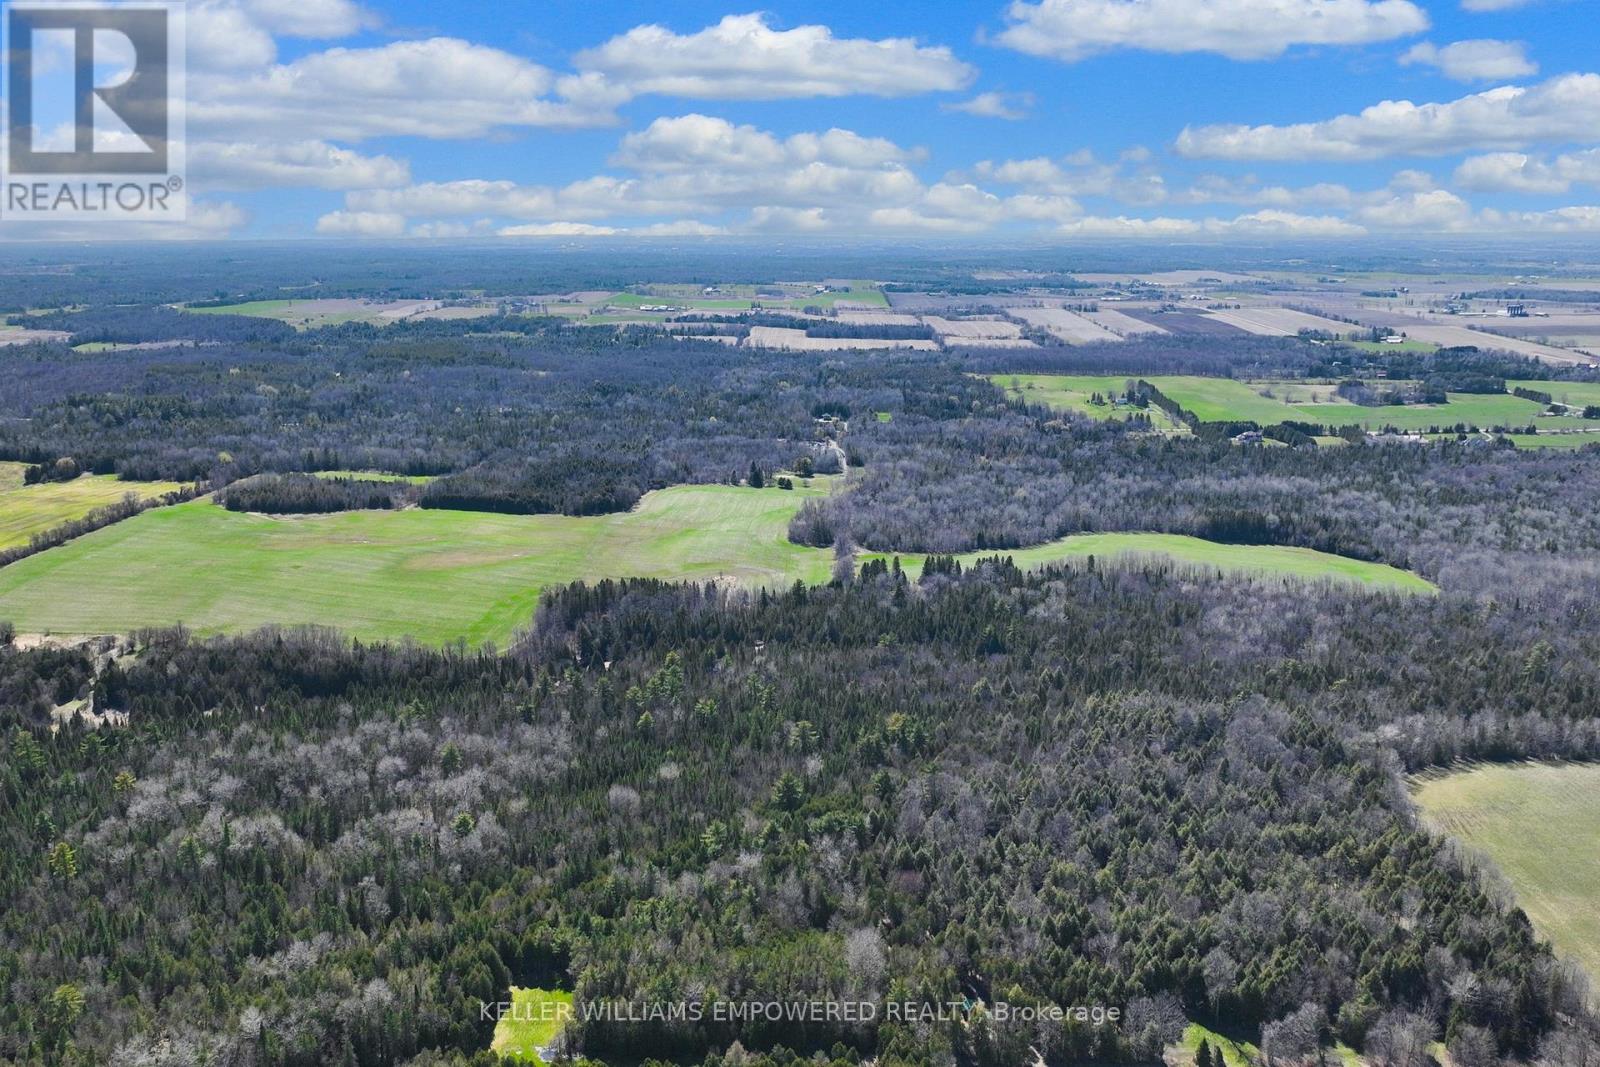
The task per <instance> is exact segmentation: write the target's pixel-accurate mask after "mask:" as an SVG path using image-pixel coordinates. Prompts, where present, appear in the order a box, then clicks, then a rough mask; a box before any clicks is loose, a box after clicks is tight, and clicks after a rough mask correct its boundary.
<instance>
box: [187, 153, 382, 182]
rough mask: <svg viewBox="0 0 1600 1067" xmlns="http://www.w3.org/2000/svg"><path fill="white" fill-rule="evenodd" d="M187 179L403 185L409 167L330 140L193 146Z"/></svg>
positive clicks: (200, 180)
mask: <svg viewBox="0 0 1600 1067" xmlns="http://www.w3.org/2000/svg"><path fill="white" fill-rule="evenodd" d="M189 178H190V180H191V181H192V182H194V183H196V184H198V185H200V186H201V187H203V188H208V189H264V188H272V187H276V186H300V187H311V188H316V189H374V188H389V187H393V186H398V185H405V184H407V183H408V182H410V181H411V168H410V167H409V166H408V165H407V164H406V163H405V162H404V161H403V160H397V159H393V158H391V157H389V156H364V155H362V154H360V153H359V152H355V151H353V150H351V149H348V148H340V147H338V146H337V145H332V144H329V143H328V142H326V141H289V142H279V143H272V142H268V143H244V142H235V143H223V142H216V141H200V142H196V143H194V144H191V145H189Z"/></svg>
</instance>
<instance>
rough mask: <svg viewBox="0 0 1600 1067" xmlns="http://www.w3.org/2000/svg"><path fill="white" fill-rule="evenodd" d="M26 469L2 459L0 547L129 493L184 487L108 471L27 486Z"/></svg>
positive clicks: (11, 545) (158, 493) (155, 492)
mask: <svg viewBox="0 0 1600 1067" xmlns="http://www.w3.org/2000/svg"><path fill="white" fill-rule="evenodd" d="M26 469H27V468H26V465H25V464H22V463H0V549H4V548H14V547H15V546H17V545H25V544H27V543H28V541H29V540H31V539H32V537H33V535H34V534H40V533H44V532H45V531H46V530H51V529H54V528H55V527H57V526H60V525H61V524H62V523H67V522H71V521H72V520H74V519H81V518H83V517H84V516H85V515H87V514H89V512H91V511H93V510H94V509H95V508H100V507H105V506H106V505H107V504H115V503H116V502H117V501H119V500H121V499H122V498H123V497H125V496H127V495H128V494H129V493H134V494H137V495H138V496H140V497H144V498H149V497H153V496H161V495H162V494H163V493H170V492H173V491H175V490H177V489H180V488H182V486H180V485H179V484H178V483H177V482H119V481H117V479H116V478H115V477H114V476H112V475H109V474H85V475H81V476H80V477H78V478H75V479H73V480H72V481H70V482H46V483H44V484H42V485H26V486H25V485H23V484H22V473H23V471H24V470H26Z"/></svg>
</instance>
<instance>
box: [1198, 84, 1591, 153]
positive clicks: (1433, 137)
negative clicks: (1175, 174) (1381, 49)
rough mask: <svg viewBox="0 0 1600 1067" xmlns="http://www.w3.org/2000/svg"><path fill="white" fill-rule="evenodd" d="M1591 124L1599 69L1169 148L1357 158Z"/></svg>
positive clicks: (1229, 129) (1576, 136) (1531, 138)
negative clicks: (1472, 93) (1525, 84)
mask: <svg viewBox="0 0 1600 1067" xmlns="http://www.w3.org/2000/svg"><path fill="white" fill-rule="evenodd" d="M1597 128H1600V74H1564V75H1561V76H1560V77H1556V78H1551V79H1550V80H1548V81H1545V82H1541V83H1540V84H1538V85H1535V86H1531V87H1521V86H1504V87H1501V88H1497V89H1490V90H1488V91H1486V92H1482V93H1476V94H1474V95H1472V96H1466V97H1462V98H1461V99H1459V100H1453V101H1450V102H1448V103H1440V104H1414V103H1412V102H1411V101H1409V100H1386V101H1384V102H1383V103H1380V104H1375V105H1373V106H1372V107H1369V108H1367V109H1366V110H1364V111H1362V112H1361V113H1359V114H1356V115H1340V116H1338V117H1337V118H1332V119H1327V120H1325V121H1322V122H1307V123H1300V124H1297V125H1292V126H1227V125H1223V126H1200V127H1188V128H1185V129H1184V131H1183V132H1182V133H1181V134H1179V135H1178V140H1177V149H1178V151H1179V152H1180V153H1181V154H1183V155H1185V156H1189V157H1195V158H1209V159H1234V160H1301V159H1330V160H1363V159H1381V158H1383V157H1385V156H1400V155H1415V156H1426V155H1448V154H1451V153H1454V152H1462V151H1470V150H1472V149H1476V148H1506V149H1515V148H1523V147H1526V146H1528V145H1532V144H1538V143H1541V142H1546V143H1548V142H1556V143H1561V142H1571V141H1574V140H1587V139H1590V138H1592V137H1593V136H1594V131H1595V130H1596V129H1597Z"/></svg>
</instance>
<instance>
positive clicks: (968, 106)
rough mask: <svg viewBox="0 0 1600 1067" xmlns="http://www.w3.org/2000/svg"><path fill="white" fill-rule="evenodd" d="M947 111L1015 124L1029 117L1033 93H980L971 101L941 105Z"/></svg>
mask: <svg viewBox="0 0 1600 1067" xmlns="http://www.w3.org/2000/svg"><path fill="white" fill-rule="evenodd" d="M940 107H942V108H943V109H944V110H945V111H959V112H961V113H963V114H966V115H975V116H977V117H978V118H981V119H1006V120H1007V121H1010V122H1015V121H1017V120H1018V119H1024V118H1027V117H1028V110H1029V109H1030V108H1032V107H1033V94H1032V93H979V94H978V95H977V96H975V97H973V98H972V99H971V100H962V101H960V102H958V103H954V104H941V105H940Z"/></svg>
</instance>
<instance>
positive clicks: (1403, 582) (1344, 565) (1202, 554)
mask: <svg viewBox="0 0 1600 1067" xmlns="http://www.w3.org/2000/svg"><path fill="white" fill-rule="evenodd" d="M995 555H1002V556H1009V557H1011V558H1012V559H1013V560H1014V561H1015V562H1016V564H1017V566H1019V567H1021V568H1023V569H1024V570H1027V569H1030V568H1034V567H1042V566H1044V565H1045V564H1048V563H1061V562H1063V561H1067V560H1075V559H1084V558H1086V557H1088V556H1094V557H1096V558H1097V559H1102V560H1105V559H1115V558H1118V557H1123V558H1125V557H1128V556H1161V557H1165V558H1168V559H1172V560H1176V561H1177V562H1179V563H1184V564H1191V565H1193V566H1194V567H1195V568H1197V569H1203V570H1208V571H1219V572H1222V573H1225V574H1254V575H1261V576H1266V577H1283V578H1293V579H1297V580H1301V581H1324V580H1326V581H1336V582H1347V583H1353V584H1356V585H1363V586H1367V587H1370V588H1372V589H1386V590H1392V591H1396V592H1405V593H1432V592H1435V591H1436V587H1435V586H1434V585H1433V583H1431V582H1429V581H1428V580H1427V579H1425V578H1422V577H1419V576H1418V575H1415V574H1412V573H1411V572H1409V571H1402V570H1398V569H1397V568H1394V567H1390V566H1388V565H1387V564H1384V563H1367V562H1364V561H1362V560H1356V559H1349V558H1347V557H1344V556H1332V555H1329V554H1328V553H1326V552H1317V551H1314V550H1312V549H1309V548H1283V547H1280V546H1276V545H1224V544H1218V543H1217V542H1215V541H1204V540H1201V539H1200V538H1198V537H1185V536H1183V535H1182V534H1156V533H1105V534H1079V535H1077V536H1075V537H1067V538H1063V539H1062V540H1060V541H1052V542H1050V543H1049V544H1047V545H1039V546H1036V547H1034V548H1020V549H1009V550H1005V551H1000V552H969V553H967V554H965V555H962V556H959V557H957V558H958V559H959V560H961V562H962V565H963V566H968V565H970V564H972V563H975V562H976V561H978V560H979V559H984V558H987V557H992V556H995ZM866 558H868V559H887V558H890V557H889V556H887V555H885V554H883V553H875V554H872V555H869V556H867V557H866ZM923 558H924V557H922V556H920V555H901V557H900V564H901V566H902V567H905V568H907V569H909V570H910V571H911V573H913V574H916V573H918V572H919V571H921V569H922V561H923ZM3 608H4V602H3V601H0V610H3Z"/></svg>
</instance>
